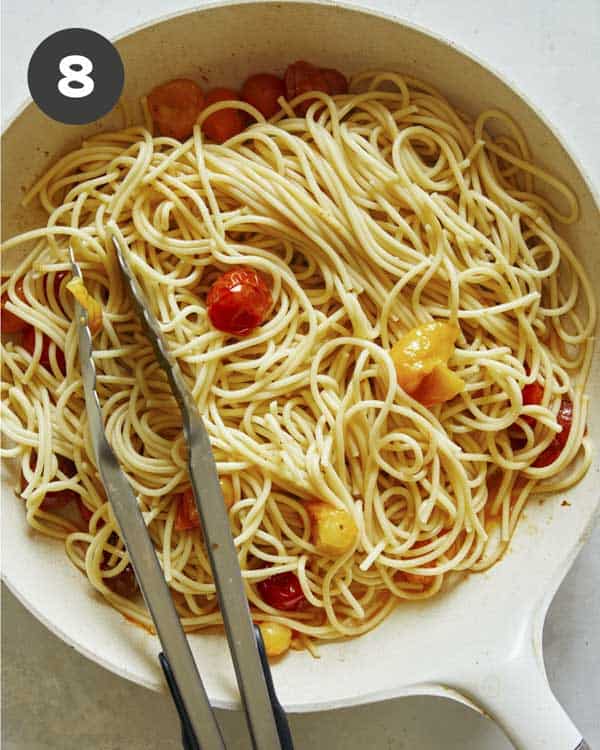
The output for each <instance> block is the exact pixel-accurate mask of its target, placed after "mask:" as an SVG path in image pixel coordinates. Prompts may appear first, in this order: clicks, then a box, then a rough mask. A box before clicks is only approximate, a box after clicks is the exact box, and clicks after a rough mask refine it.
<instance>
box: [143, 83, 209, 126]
mask: <svg viewBox="0 0 600 750" xmlns="http://www.w3.org/2000/svg"><path fill="white" fill-rule="evenodd" d="M148 108H149V109H150V114H151V115H152V120H153V121H154V123H155V124H156V126H157V127H158V129H159V131H160V133H161V135H166V136H168V137H170V138H176V139H177V140H178V141H185V140H186V139H187V138H189V137H190V136H191V134H192V131H193V129H194V124H195V122H196V120H197V118H198V115H199V114H200V112H202V109H203V108H204V93H203V92H202V89H201V88H200V86H198V84H197V83H196V82H195V81H191V80H190V79H189V78H176V79H174V80H173V81H168V82H167V83H163V84H161V85H160V86H156V87H155V88H153V89H152V91H151V92H150V93H149V94H148Z"/></svg>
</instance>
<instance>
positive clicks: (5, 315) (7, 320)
mask: <svg viewBox="0 0 600 750" xmlns="http://www.w3.org/2000/svg"><path fill="white" fill-rule="evenodd" d="M15 291H16V293H17V297H19V299H22V300H23V301H24V300H25V293H24V292H23V279H19V280H18V281H17V283H16V284H15ZM7 300H8V294H7V293H5V294H3V295H2V299H1V300H0V306H1V307H2V320H1V323H0V326H1V328H2V333H21V332H22V331H24V330H25V329H26V328H27V326H28V325H29V323H27V321H25V320H22V319H21V318H19V316H18V315H15V314H14V313H11V312H9V311H8V310H5V309H4V305H5V304H6V302H7Z"/></svg>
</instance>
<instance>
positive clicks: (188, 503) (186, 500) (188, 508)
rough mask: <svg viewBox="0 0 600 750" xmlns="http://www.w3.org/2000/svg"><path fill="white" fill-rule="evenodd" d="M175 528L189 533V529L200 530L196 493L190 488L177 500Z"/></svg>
mask: <svg viewBox="0 0 600 750" xmlns="http://www.w3.org/2000/svg"><path fill="white" fill-rule="evenodd" d="M175 528H176V529H177V531H187V530H188V529H199V528H200V516H199V515H198V509H197V508H196V501H195V500H194V493H193V492H192V488H191V487H190V488H188V489H187V490H185V491H184V492H182V493H181V495H179V496H178V499H177V517H176V518H175Z"/></svg>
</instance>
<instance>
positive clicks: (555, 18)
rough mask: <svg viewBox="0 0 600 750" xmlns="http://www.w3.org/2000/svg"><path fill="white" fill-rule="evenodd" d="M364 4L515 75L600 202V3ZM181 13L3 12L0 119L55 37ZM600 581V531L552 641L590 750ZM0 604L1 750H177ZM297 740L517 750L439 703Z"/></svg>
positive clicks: (143, 696) (141, 9) (143, 705)
mask: <svg viewBox="0 0 600 750" xmlns="http://www.w3.org/2000/svg"><path fill="white" fill-rule="evenodd" d="M361 4H363V5H368V6H370V7H376V8H379V9H381V10H383V11H386V12H388V13H395V14H396V15H399V16H401V17H404V18H407V19H409V20H411V21H413V22H416V23H418V24H420V25H422V26H424V27H426V28H430V29H432V30H433V31H435V32H438V33H440V34H442V35H444V36H446V37H447V38H449V39H451V40H452V41H454V42H456V43H457V44H459V45H460V46H463V47H464V48H466V49H467V50H469V51H471V52H473V53H475V54H476V55H478V56H479V57H480V58H481V59H482V60H484V61H485V62H487V63H488V64H490V65H491V66H492V67H494V68H496V69H497V70H498V71H499V72H501V73H503V74H504V75H506V76H507V77H508V79H509V80H511V81H512V82H514V83H516V85H517V87H518V88H519V89H520V90H521V91H522V92H524V93H525V94H526V95H527V96H528V98H529V99H530V100H531V101H533V102H534V103H535V104H536V105H537V106H538V107H539V108H540V109H541V110H542V111H543V112H544V114H545V115H546V116H547V117H548V118H549V119H550V120H551V121H552V122H553V123H554V124H555V125H556V126H557V128H558V130H559V131H560V132H561V134H562V135H563V136H564V138H565V140H566V142H567V144H568V145H569V147H570V148H571V150H572V151H573V153H574V154H575V155H576V156H577V157H578V158H579V160H580V162H581V163H583V164H584V168H585V171H586V172H587V173H588V175H589V176H590V177H591V179H592V181H593V183H594V185H595V186H596V189H597V190H600V142H599V141H598V134H599V133H600V100H599V98H598V96H597V90H598V81H599V80H600V2H599V0H574V1H573V2H569V3H567V2H561V1H560V0H488V1H487V2H485V3H481V2H480V1H479V2H478V1H476V0H454V2H452V3H449V2H448V0H427V1H425V0H423V2H420V1H419V0H406V2H403V3H401V2H396V1H395V0H379V1H378V2H376V0H371V2H369V3H361ZM185 7H186V3H185V2H183V1H182V0H144V1H143V2H142V0H126V1H125V2H123V0H77V2H67V0H54V1H52V0H47V2H44V3H40V2H39V0H20V1H17V0H5V2H4V3H3V4H2V118H3V120H6V118H7V117H9V116H10V115H11V114H12V113H13V112H14V110H15V109H16V108H17V107H18V106H19V105H20V104H21V102H22V101H23V100H24V98H25V96H26V66H27V62H28V60H29V57H30V56H31V53H32V52H33V49H34V48H35V46H36V45H37V44H38V43H39V42H40V41H41V40H42V39H43V38H44V37H46V36H47V35H48V34H50V33H51V32H53V31H56V30H58V29H60V28H65V27H69V26H87V27H91V28H94V29H95V30H97V31H100V32H101V33H104V34H106V35H107V36H114V35H116V34H120V33H122V32H123V31H125V30H127V29H129V28H131V27H132V26H135V25H138V24H140V23H144V22H146V21H148V20H150V19H153V18H156V17H158V16H160V15H163V14H165V13H169V12H173V11H177V10H181V9H183V8H185ZM65 564H67V563H66V562H65ZM599 581H600V529H598V528H597V529H596V531H595V533H594V535H593V537H592V538H591V539H590V541H589V542H588V545H587V547H586V548H585V549H584V551H583V553H582V554H581V555H580V557H579V559H578V560H577V562H576V564H575V566H574V568H573V570H572V571H571V573H570V574H569V576H568V578H567V579H566V581H565V582H564V584H563V586H562V587H561V589H560V591H559V593H558V595H557V597H556V599H555V601H554V602H553V604H552V607H551V610H550V614H549V617H548V621H547V625H546V630H545V638H544V643H545V656H546V664H547V668H548V673H549V678H550V682H551V685H552V687H553V689H554V690H555V692H556V695H557V697H558V698H559V700H560V701H561V702H562V703H563V705H564V706H565V708H566V710H567V711H568V713H569V714H570V715H571V716H572V718H573V720H574V721H575V723H576V724H577V725H578V727H579V728H580V729H581V730H582V732H583V733H584V735H585V736H586V737H587V739H588V742H589V744H590V746H591V748H594V749H595V748H600V719H599V718H598V706H600V636H599V635H598V633H600V596H599V594H598V589H599V586H600V583H599ZM65 604H66V606H68V605H67V602H65ZM2 605H3V606H2V626H3V627H2V635H3V654H2V656H3V672H4V674H3V724H2V748H3V750H75V748H77V749H78V750H79V749H80V748H81V749H86V750H88V749H89V750H113V748H114V749H115V750H117V748H118V749H119V750H121V748H128V749H130V750H142V748H143V749H144V750H163V749H164V750H167V749H168V750H170V749H171V748H179V747H180V745H179V741H178V728H177V725H176V718H175V716H174V714H173V711H172V709H171V706H170V702H169V700H168V699H167V698H166V697H164V696H159V695H155V694H152V693H150V692H148V691H146V690H144V689H143V688H139V687H136V686H132V685H130V684H129V683H127V682H125V681H123V680H121V679H120V678H118V677H115V676H114V675H112V674H110V673H108V672H106V671H105V670H103V669H102V668H100V667H98V666H97V665H95V664H92V663H90V662H88V661H86V660H85V659H84V658H82V657H81V656H79V655H78V654H77V653H76V652H75V651H74V650H73V649H71V648H70V647H68V646H66V645H65V644H63V643H62V642H61V641H59V640H58V639H57V638H55V636H53V635H52V634H50V633H49V632H48V631H46V630H45V629H44V628H43V627H42V626H41V625H40V624H39V623H38V622H37V621H36V620H35V619H34V618H33V617H32V616H31V615H29V614H28V613H27V612H26V611H25V610H24V609H23V608H22V607H21V605H20V604H19V603H18V602H17V601H16V600H15V599H14V598H13V597H12V595H10V594H9V593H7V592H6V590H5V589H3V600H2ZM382 658H385V654H382ZM219 718H220V719H221V720H222V722H223V725H224V730H225V734H226V736H227V739H228V741H229V742H230V743H231V747H232V748H236V749H237V748H239V749H240V750H241V748H246V747H247V746H248V744H247V742H245V741H244V734H243V732H242V731H241V730H242V724H241V720H240V717H239V716H236V715H231V714H227V715H224V714H220V717H219ZM292 730H293V732H294V737H295V740H296V745H297V750H305V749H308V748H316V749H318V748H329V750H338V749H342V748H343V749H344V750H358V749H359V748H361V750H362V749H363V748H374V749H376V750H379V749H380V748H381V750H389V749H393V750H400V749H401V748H416V747H418V748H419V749H420V750H429V749H430V748H431V749H433V748H436V749H437V748H444V750H455V748H456V749H458V748H463V749H464V750H507V748H510V745H509V743H508V741H507V740H506V739H505V738H504V737H503V735H502V734H501V732H500V731H499V730H498V729H497V728H496V727H495V726H494V725H493V724H492V723H491V722H490V721H489V720H487V719H484V718H483V717H480V716H478V715H476V714H475V713H474V712H472V711H470V710H469V709H466V708H464V707H462V706H459V705H457V704H453V703H450V702H448V701H444V700H442V699H433V698H410V699H404V700H400V701H392V702H390V703H386V704H380V705H378V706H370V707H364V708H359V709H356V708H355V709H350V710H346V711H339V712H335V713H330V714H319V715H306V716H301V717H294V719H293V721H292ZM556 750H569V749H567V748H557V749H556Z"/></svg>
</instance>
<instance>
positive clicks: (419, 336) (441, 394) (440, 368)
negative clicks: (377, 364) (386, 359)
mask: <svg viewBox="0 0 600 750" xmlns="http://www.w3.org/2000/svg"><path fill="white" fill-rule="evenodd" d="M458 333H459V330H458V328H456V327H455V326H452V325H450V323H445V322H435V323H425V324H424V325H420V326H417V327H416V328H412V329H411V330H410V331H408V333H406V334H405V335H404V336H402V338H400V339H398V341H396V343H395V344H394V346H393V347H392V350H391V352H390V354H391V357H392V360H393V361H394V365H395V366H396V375H397V377H398V385H399V386H400V387H401V388H402V389H403V390H404V391H406V393H409V394H410V395H412V396H413V398H415V399H416V400H417V401H419V402H420V403H422V404H423V405H424V406H427V407H430V406H433V405H434V404H440V403H443V402H444V401H448V400H449V399H451V398H454V396H456V395H457V394H458V393H460V392H461V391H462V390H463V388H464V382H463V381H462V380H461V378H459V377H458V376H457V375H455V374H454V373H453V372H452V371H451V370H450V369H449V368H448V367H447V362H448V360H449V359H450V357H451V356H452V354H453V352H454V343H455V341H456V338H457V336H458Z"/></svg>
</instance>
